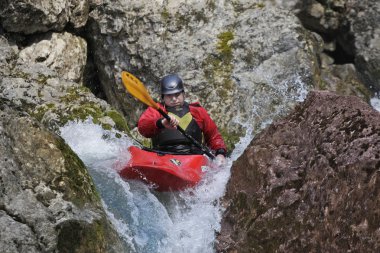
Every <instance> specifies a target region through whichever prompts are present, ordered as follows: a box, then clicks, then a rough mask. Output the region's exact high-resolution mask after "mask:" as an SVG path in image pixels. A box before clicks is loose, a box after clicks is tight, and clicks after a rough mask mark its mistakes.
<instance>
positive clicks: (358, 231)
mask: <svg viewBox="0 0 380 253" xmlns="http://www.w3.org/2000/svg"><path fill="white" fill-rule="evenodd" d="M379 172H380V113H379V112H377V111H375V110H374V109H372V108H371V107H369V106H368V105H367V104H365V103H364V102H362V101H360V100H359V99H358V98H356V97H351V96H338V95H336V94H333V93H329V92H312V93H310V94H309V95H308V98H307V99H306V101H305V102H304V103H303V104H301V105H300V106H298V107H297V108H296V109H295V111H294V112H293V113H291V114H290V115H289V116H288V117H286V118H284V119H282V120H279V121H277V122H275V123H273V124H272V125H271V126H269V127H268V128H267V129H265V130H264V131H263V132H262V133H260V134H259V135H258V136H256V138H254V140H253V141H252V142H251V144H250V145H249V147H248V148H247V149H246V151H245V152H244V154H243V155H242V156H241V157H240V158H239V159H238V160H237V161H236V162H235V163H234V165H233V168H232V175H231V179H230V182H229V183H228V186H227V192H226V196H225V198H224V201H225V203H226V205H227V209H226V212H225V214H224V217H223V220H222V230H221V233H220V235H219V236H218V247H217V248H218V251H219V252H378V251H379V250H380V227H379V224H380V218H379V212H380V191H379V190H380V173H379Z"/></svg>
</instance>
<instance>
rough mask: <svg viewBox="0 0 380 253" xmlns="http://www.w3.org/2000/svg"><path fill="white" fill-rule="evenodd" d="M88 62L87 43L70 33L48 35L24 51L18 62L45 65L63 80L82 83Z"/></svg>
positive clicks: (20, 54) (21, 52)
mask: <svg viewBox="0 0 380 253" xmlns="http://www.w3.org/2000/svg"><path fill="white" fill-rule="evenodd" d="M86 60H87V43H86V41H85V40H84V39H82V38H80V37H78V36H74V35H72V34H70V33H67V32H64V33H52V34H50V33H48V34H45V35H44V36H43V37H42V38H41V39H40V40H38V41H36V42H34V43H32V44H31V45H29V46H27V47H25V48H24V49H22V50H21V51H20V53H19V58H18V61H19V63H20V64H25V65H29V66H30V65H39V64H40V65H44V66H46V67H47V68H50V69H51V70H53V71H55V72H56V73H57V74H58V75H59V76H60V77H61V78H62V79H66V80H70V81H74V82H78V83H80V82H81V81H82V80H83V71H84V67H85V65H86Z"/></svg>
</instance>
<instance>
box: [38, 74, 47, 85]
mask: <svg viewBox="0 0 380 253" xmlns="http://www.w3.org/2000/svg"><path fill="white" fill-rule="evenodd" d="M49 78H50V76H45V75H43V74H41V73H39V74H38V77H37V83H39V84H40V85H42V86H44V85H46V83H47V80H48V79H49Z"/></svg>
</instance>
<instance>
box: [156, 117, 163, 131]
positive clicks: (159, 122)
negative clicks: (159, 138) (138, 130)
mask: <svg viewBox="0 0 380 253" xmlns="http://www.w3.org/2000/svg"><path fill="white" fill-rule="evenodd" d="M162 119H163V118H159V119H158V120H157V121H156V126H157V127H158V128H159V129H163V128H165V127H164V125H162Z"/></svg>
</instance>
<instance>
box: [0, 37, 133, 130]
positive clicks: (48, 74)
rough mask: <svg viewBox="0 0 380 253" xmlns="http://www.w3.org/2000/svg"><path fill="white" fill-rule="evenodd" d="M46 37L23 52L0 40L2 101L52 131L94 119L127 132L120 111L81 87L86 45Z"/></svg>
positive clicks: (105, 126) (76, 41) (101, 123)
mask: <svg viewBox="0 0 380 253" xmlns="http://www.w3.org/2000/svg"><path fill="white" fill-rule="evenodd" d="M42 38H43V39H40V40H37V41H38V42H36V44H32V45H30V46H27V47H25V48H24V49H23V50H21V51H19V50H18V48H17V46H16V45H13V43H12V42H11V41H9V40H8V39H7V38H6V37H4V36H0V51H1V53H2V54H1V56H0V73H2V76H1V78H0V99H3V100H6V101H8V102H9V103H11V104H12V106H13V107H14V108H16V107H17V108H18V109H17V110H19V111H24V112H28V113H29V114H30V115H32V116H34V117H35V118H36V119H38V120H39V121H40V122H42V123H44V124H45V125H46V126H47V127H48V128H49V129H51V130H54V131H58V128H59V127H60V126H63V125H64V124H66V123H67V122H68V121H71V120H85V119H87V118H90V117H91V118H92V119H93V121H94V122H95V123H97V124H100V125H102V126H103V127H104V128H106V129H110V128H111V127H115V128H116V129H118V130H120V131H123V132H128V131H129V129H128V126H127V124H126V121H125V119H124V117H123V116H122V115H121V114H120V113H119V112H117V111H116V110H115V109H113V108H111V106H110V105H109V104H108V103H107V102H106V101H104V100H102V99H99V98H97V97H95V95H94V94H93V93H91V91H90V90H89V89H88V88H86V87H84V86H83V85H82V84H81V83H78V82H79V81H80V80H81V79H82V78H83V71H84V65H85V62H86V52H87V50H86V43H85V41H84V40H83V39H81V38H80V37H77V36H74V35H72V34H70V33H63V34H57V33H53V34H46V35H44V36H42Z"/></svg>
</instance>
